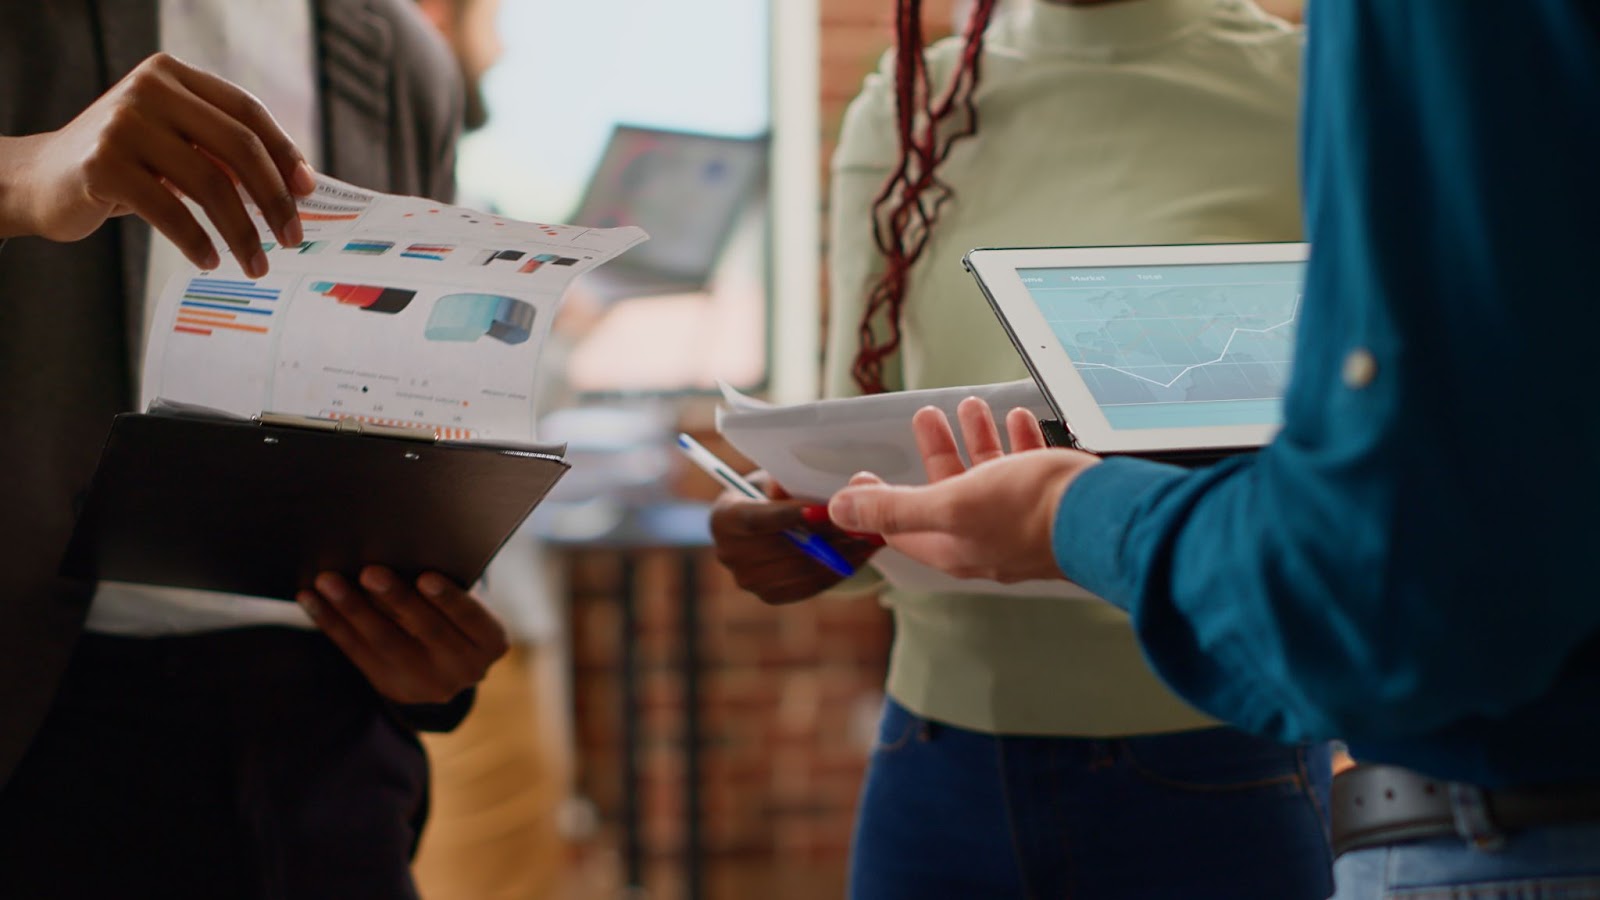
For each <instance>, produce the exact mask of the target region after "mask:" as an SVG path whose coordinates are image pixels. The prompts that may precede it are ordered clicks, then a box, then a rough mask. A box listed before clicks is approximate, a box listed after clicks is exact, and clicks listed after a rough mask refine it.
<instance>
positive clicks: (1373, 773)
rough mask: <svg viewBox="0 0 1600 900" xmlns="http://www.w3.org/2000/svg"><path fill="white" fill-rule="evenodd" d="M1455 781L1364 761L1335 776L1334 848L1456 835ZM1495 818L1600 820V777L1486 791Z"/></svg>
mask: <svg viewBox="0 0 1600 900" xmlns="http://www.w3.org/2000/svg"><path fill="white" fill-rule="evenodd" d="M1450 789H1451V783H1450V782H1448V781H1444V780H1441V779H1437V778H1429V777H1428V776H1426V775H1419V774H1418V773H1416V772H1412V771H1410V770H1409V769H1402V768H1399V767H1397V766H1379V765H1358V766H1356V767H1355V768H1352V769H1347V770H1345V771H1344V772H1341V773H1339V774H1338V775H1336V776H1334V779H1333V808H1332V817H1333V853H1334V855H1335V856H1339V855H1341V854H1344V853H1348V852H1350V851H1351V850H1362V849H1366V848H1369V847H1382V846H1387V845H1389V844H1398V843H1403V842H1405V841H1416V840H1423V839H1426V838H1437V837H1456V836H1458V835H1459V832H1458V831H1457V830H1456V822H1455V814H1454V811H1453V810H1452V809H1451V806H1450ZM1483 796H1484V800H1485V804H1486V806H1487V808H1488V814H1489V819H1490V821H1491V822H1493V824H1494V825H1495V827H1497V828H1500V829H1504V830H1506V831H1514V830H1516V829H1519V828H1533V827H1537V826H1541V825H1566V824H1572V823H1576V822H1600V782H1594V783H1584V784H1555V785H1548V786H1542V787H1535V788H1510V789H1503V790H1500V789H1497V790H1485V791H1484V792H1483Z"/></svg>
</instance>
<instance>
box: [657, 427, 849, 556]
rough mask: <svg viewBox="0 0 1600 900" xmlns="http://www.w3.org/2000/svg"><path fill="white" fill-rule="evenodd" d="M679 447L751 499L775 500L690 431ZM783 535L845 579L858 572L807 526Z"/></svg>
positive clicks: (729, 485)
mask: <svg viewBox="0 0 1600 900" xmlns="http://www.w3.org/2000/svg"><path fill="white" fill-rule="evenodd" d="M678 449H679V450H682V451H683V455H684V456H687V457H689V461H690V462H692V463H694V464H695V465H697V466H699V467H700V469H701V470H702V471H704V472H705V473H706V474H707V475H710V476H711V477H712V478H715V479H716V480H718V481H720V482H722V483H723V484H725V485H727V486H728V487H730V488H732V489H733V490H735V491H738V492H739V493H741V494H743V495H744V496H746V497H749V498H750V499H751V500H759V501H761V502H763V503H766V502H769V501H770V500H771V499H772V498H771V497H768V496H767V495H766V493H765V492H763V491H762V490H761V489H760V488H758V487H756V486H755V485H753V484H751V483H750V482H748V481H745V480H744V478H743V477H742V476H740V474H739V473H738V472H735V471H734V470H732V469H730V468H728V464H727V463H725V462H723V461H722V460H720V459H717V457H716V456H715V455H714V454H713V453H712V452H711V451H710V450H707V449H706V448H705V445H703V444H701V443H700V442H699V441H697V440H695V439H694V438H692V437H689V436H688V435H687V434H680V435H678ZM783 536H784V537H786V538H788V539H789V542H790V543H792V544H794V545H795V546H796V547H799V548H800V549H801V550H802V551H804V553H805V554H806V555H807V556H809V557H811V558H812V559H814V560H816V561H817V562H819V563H822V564H823V565H825V566H827V567H828V568H829V569H831V570H832V571H833V572H834V574H836V575H838V576H840V577H842V578H849V577H850V576H852V575H854V574H855V573H856V567H855V566H852V565H850V561H849V560H847V559H845V558H844V557H843V556H842V555H840V553H839V551H837V550H835V549H833V547H832V545H830V544H829V543H828V542H827V541H825V540H823V539H822V538H820V537H818V536H817V535H815V534H812V533H811V532H809V531H807V530H806V529H804V528H791V529H789V530H788V531H785V532H784V533H783Z"/></svg>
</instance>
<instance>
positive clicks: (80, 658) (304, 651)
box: [0, 628, 427, 900]
mask: <svg viewBox="0 0 1600 900" xmlns="http://www.w3.org/2000/svg"><path fill="white" fill-rule="evenodd" d="M426 813H427V761H426V758H425V757H424V756H423V753H422V749H421V745H420V744H419V743H418V741H417V739H416V736H415V735H414V734H412V733H411V731H409V730H408V729H407V728H405V727H404V726H402V725H401V724H400V723H399V722H398V721H396V720H395V719H394V718H393V716H392V715H391V714H390V712H389V710H388V709H387V708H386V706H385V705H384V704H383V703H382V701H381V700H380V699H379V698H378V697H377V695H376V694H375V693H374V692H373V691H372V689H371V688H370V687H369V686H368V685H367V683H366V682H365V681H364V680H363V679H362V678H361V676H360V674H359V673H358V672H356V671H355V670H354V669H353V668H352V667H351V666H350V665H349V663H348V662H346V661H345V660H344V658H343V657H342V656H341V655H340V654H339V653H338V651H337V650H336V649H335V648H334V647H333V646H332V645H331V644H330V643H328V642H327V640H326V639H324V638H323V637H322V636H321V635H318V634H312V633H302V632H297V631H293V630H290V629H266V628H262V629H248V630H240V631H230V632H221V633H216V634H210V635H201V636H194V637H181V638H161V639H153V640H134V639H124V638H108V637H100V636H96V635H85V636H83V638H82V639H81V640H80V642H79V644H78V646H77V648H76V650H75V651H74V656H73V659H72V663H71V665H70V666H69V668H68V671H67V673H66V676H65V679H64V681H63V683H62V685H61V688H60V691H59V693H58V695H57V697H56V700H55V704H54V706H53V708H52V709H51V712H50V714H49V716H48V718H47V719H46V721H45V723H44V726H43V728H42V729H41V731H40V733H39V735H38V737H37V738H36V739H35V740H34V742H33V744H32V745H31V746H30V747H29V750H28V755H27V757H26V758H25V759H24V760H23V762H22V764H21V766H20V767H19V768H18V770H17V771H16V773H15V775H14V776H13V777H12V779H11V781H10V782H9V783H7V784H6V786H5V787H4V789H0V897H3V898H7V900H57V898H59V900H79V898H85V900H87V898H95V900H103V898H111V897H115V898H119V900H142V898H161V900H188V898H195V900H201V898H204V900H231V898H248V900H257V898H260V900H279V898H283V900H314V898H323V897H327V898H335V897H336V898H341V900H342V898H373V900H389V898H415V897H416V896H417V895H416V889H415V887H414V886H413V885H412V881H411V873H410V860H411V855H412V853H413V851H414V850H415V847H416V841H417V837H418V835H419V834H420V833H421V827H422V822H423V819H424V818H425V816H426Z"/></svg>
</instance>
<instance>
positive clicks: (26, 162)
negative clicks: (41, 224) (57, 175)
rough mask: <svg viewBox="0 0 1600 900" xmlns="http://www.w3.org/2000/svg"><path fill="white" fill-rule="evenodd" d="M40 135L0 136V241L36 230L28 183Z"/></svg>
mask: <svg viewBox="0 0 1600 900" xmlns="http://www.w3.org/2000/svg"><path fill="white" fill-rule="evenodd" d="M44 137H45V136H44V135H28V136H26V137H0V240H4V239H6V238H9V237H20V236H22V235H30V234H36V233H37V226H36V225H35V224H34V222H35V220H36V217H35V215H34V211H33V202H32V199H31V197H30V196H29V194H30V192H29V183H28V182H29V177H30V169H31V168H32V163H33V160H34V159H35V158H36V156H37V150H38V146H39V143H40V142H41V141H42V140H43V139H44Z"/></svg>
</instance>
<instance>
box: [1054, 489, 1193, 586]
mask: <svg viewBox="0 0 1600 900" xmlns="http://www.w3.org/2000/svg"><path fill="white" fill-rule="evenodd" d="M1181 477H1183V470H1182V469H1179V468H1176V467H1173V466H1169V465H1164V464H1162V463H1156V462H1150V461H1148V460H1142V459H1130V458H1128V457H1116V458H1113V459H1108V460H1105V461H1104V462H1102V463H1100V464H1099V465H1097V466H1093V467H1091V468H1089V469H1088V470H1086V471H1084V472H1083V473H1082V474H1080V475H1078V477H1077V478H1075V479H1073V481H1072V484H1071V486H1069V487H1068V488H1067V492H1066V494H1064V495H1063V496H1062V498H1061V503H1060V504H1059V505H1058V506H1057V507H1056V518H1055V524H1054V526H1053V528H1052V530H1051V534H1050V544H1051V547H1052V549H1053V550H1054V551H1055V559H1056V566H1057V567H1058V568H1059V569H1061V572H1062V574H1064V575H1066V576H1067V578H1068V579H1070V580H1072V581H1074V582H1077V583H1078V584H1080V585H1082V586H1084V587H1085V588H1088V589H1089V590H1090V591H1093V592H1094V593H1096V594H1098V595H1100V596H1101V597H1104V598H1105V599H1106V600H1109V601H1110V602H1111V603H1112V604H1114V605H1116V606H1117V607H1120V608H1121V609H1124V610H1127V609H1129V607H1130V606H1131V604H1132V603H1133V601H1134V597H1135V592H1136V589H1137V584H1138V581H1139V575H1140V574H1142V573H1139V572H1133V571H1125V568H1126V567H1125V565H1124V563H1125V560H1124V555H1123V552H1122V550H1123V536H1124V534H1125V533H1126V531H1127V529H1128V525H1129V524H1130V523H1131V522H1132V521H1133V520H1134V518H1135V517H1136V516H1137V510H1138V507H1139V499H1140V498H1141V497H1142V496H1145V495H1147V494H1148V492H1149V491H1150V490H1152V489H1153V488H1155V487H1157V486H1159V485H1162V484H1165V483H1167V482H1170V481H1172V480H1173V479H1175V478H1181Z"/></svg>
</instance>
